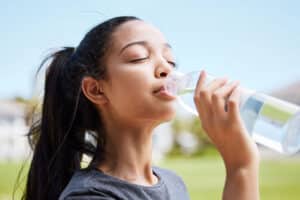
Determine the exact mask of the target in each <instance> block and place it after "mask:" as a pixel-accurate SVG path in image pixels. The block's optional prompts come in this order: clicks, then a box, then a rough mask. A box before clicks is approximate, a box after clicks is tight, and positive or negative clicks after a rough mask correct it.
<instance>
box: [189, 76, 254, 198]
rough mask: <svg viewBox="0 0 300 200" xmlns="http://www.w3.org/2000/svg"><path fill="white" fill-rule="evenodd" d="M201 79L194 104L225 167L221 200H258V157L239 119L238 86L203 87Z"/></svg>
mask: <svg viewBox="0 0 300 200" xmlns="http://www.w3.org/2000/svg"><path fill="white" fill-rule="evenodd" d="M205 77H206V74H205V72H202V73H201V75H200V78H199V81H198V83H197V88H196V90H195V94H194V102H195V105H196V108H197V111H198V113H199V117H200V120H201V123H202V127H203V129H204V130H205V132H206V133H207V135H208V137H209V138H210V139H211V141H212V143H213V144H214V145H215V146H216V148H217V150H218V151H219V152H220V154H221V156H222V158H223V161H224V164H225V168H226V182H225V186H224V191H223V199H224V200H237V199H238V200H258V199H259V189H258V172H259V154H258V150H257V147H256V145H255V143H254V141H253V140H252V139H251V138H250V134H249V133H248V131H247V129H246V127H245V125H244V123H243V121H242V119H241V116H240V111H239V98H240V93H239V91H238V89H237V87H238V83H237V82H232V83H230V84H227V80H226V79H216V80H214V81H213V82H211V83H210V84H209V85H206V84H205ZM225 108H226V109H225Z"/></svg>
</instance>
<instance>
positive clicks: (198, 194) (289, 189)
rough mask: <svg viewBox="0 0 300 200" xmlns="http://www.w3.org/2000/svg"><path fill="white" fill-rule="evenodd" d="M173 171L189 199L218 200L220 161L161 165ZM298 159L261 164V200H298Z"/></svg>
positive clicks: (175, 161) (210, 159)
mask: <svg viewBox="0 0 300 200" xmlns="http://www.w3.org/2000/svg"><path fill="white" fill-rule="evenodd" d="M161 166H162V167H166V168H169V169H172V170H174V171H176V172H177V173H178V174H179V175H180V176H181V177H182V178H183V180H184V181H185V183H186V185H187V188H188V190H189V194H190V197H191V199H192V200H197V199H209V200H210V199H221V196H222V190H223V185H224V180H225V171H224V166H223V163H222V160H221V159H220V158H213V157H206V158H193V159H183V158H177V159H169V160H166V161H164V162H163V163H161ZM299 169H300V160H273V161H262V162H261V165H260V196H261V199H262V200H283V199H288V200H296V199H297V200H298V199H299V196H300V190H299V189H300V170H299Z"/></svg>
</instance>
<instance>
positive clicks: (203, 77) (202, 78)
mask: <svg viewBox="0 0 300 200" xmlns="http://www.w3.org/2000/svg"><path fill="white" fill-rule="evenodd" d="M206 76H207V74H206V72H205V71H204V70H203V71H201V73H200V76H199V79H198V81H197V84H196V89H195V94H199V93H200V90H202V89H203V87H204V85H205V81H206Z"/></svg>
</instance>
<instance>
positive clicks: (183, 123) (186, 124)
mask: <svg viewBox="0 0 300 200" xmlns="http://www.w3.org/2000/svg"><path fill="white" fill-rule="evenodd" d="M171 127H172V129H173V132H174V134H175V137H176V136H177V135H178V134H179V133H181V132H184V131H187V132H190V133H192V134H194V135H195V136H196V138H197V140H198V141H199V143H200V145H199V147H198V149H197V151H196V152H194V153H193V154H192V155H189V156H193V155H201V154H203V153H204V152H205V151H206V149H207V148H211V147H212V144H211V142H210V140H209V138H208V136H207V134H206V133H205V131H204V130H203V128H202V126H201V121H200V120H199V118H198V117H191V118H186V119H182V118H178V117H177V118H175V119H174V120H173V121H172V123H171ZM180 154H182V152H181V150H180V146H179V144H178V143H176V141H175V144H174V147H173V149H172V151H171V152H169V154H168V155H169V156H174V155H175V156H176V155H180Z"/></svg>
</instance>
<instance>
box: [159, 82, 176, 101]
mask: <svg viewBox="0 0 300 200" xmlns="http://www.w3.org/2000/svg"><path fill="white" fill-rule="evenodd" d="M153 93H154V94H155V95H156V96H157V97H159V98H161V99H164V100H174V99H176V96H174V95H173V94H172V93H170V92H169V91H168V90H167V88H166V86H165V85H163V86H161V87H159V88H158V89H156V90H154V92H153Z"/></svg>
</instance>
